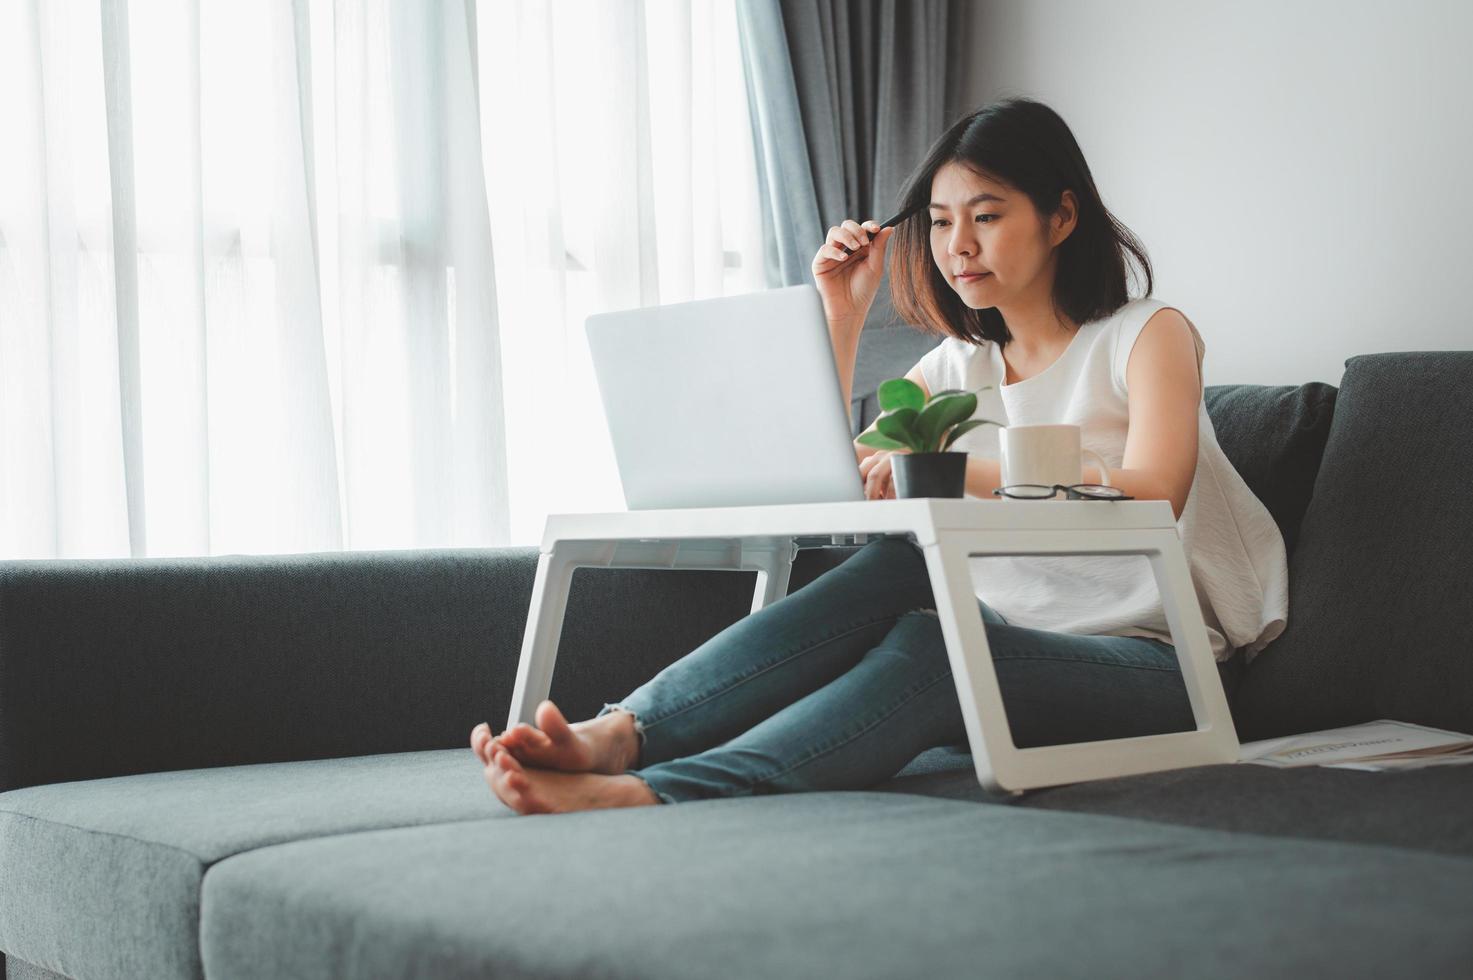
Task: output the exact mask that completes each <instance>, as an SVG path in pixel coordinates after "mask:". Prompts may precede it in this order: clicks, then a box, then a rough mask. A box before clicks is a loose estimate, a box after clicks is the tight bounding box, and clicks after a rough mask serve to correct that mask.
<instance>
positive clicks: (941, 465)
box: [890, 452, 967, 497]
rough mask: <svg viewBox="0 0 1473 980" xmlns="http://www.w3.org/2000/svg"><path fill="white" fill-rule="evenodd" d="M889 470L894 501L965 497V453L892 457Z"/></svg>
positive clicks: (909, 454)
mask: <svg viewBox="0 0 1473 980" xmlns="http://www.w3.org/2000/svg"><path fill="white" fill-rule="evenodd" d="M890 468H891V470H893V471H894V476H895V496H897V497H964V496H966V491H967V454H966V453H962V452H944V453H896V454H895V455H893V456H891V457H890Z"/></svg>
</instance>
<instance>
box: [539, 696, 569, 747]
mask: <svg viewBox="0 0 1473 980" xmlns="http://www.w3.org/2000/svg"><path fill="white" fill-rule="evenodd" d="M537 727H538V728H540V729H542V731H543V733H544V734H546V735H547V736H549V738H550V739H551V741H554V742H561V741H563V740H564V739H565V738H567V737H569V736H571V735H572V734H573V729H572V728H571V727H570V726H569V725H568V719H567V718H564V717H563V713H562V712H561V711H559V710H558V706H557V705H555V704H553V703H552V702H551V701H543V702H542V703H541V704H539V705H538V706H537Z"/></svg>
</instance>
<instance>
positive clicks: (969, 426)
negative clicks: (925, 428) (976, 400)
mask: <svg viewBox="0 0 1473 980" xmlns="http://www.w3.org/2000/svg"><path fill="white" fill-rule="evenodd" d="M979 425H997V426H999V427H1000V423H998V422H994V421H992V420H991V419H970V420H968V421H966V422H963V423H961V424H960V425H958V426H957V427H956V428H954V429H952V430H951V435H949V436H947V437H946V444H945V445H944V446H942V447H941V451H942V452H945V451H946V450H948V449H950V448H951V444H952V443H953V442H956V441H957V440H958V439H960V438H961V437H962V436H964V435H966V434H967V433H968V432H971V431H972V430H973V429H975V428H977V426H979Z"/></svg>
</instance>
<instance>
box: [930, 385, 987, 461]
mask: <svg viewBox="0 0 1473 980" xmlns="http://www.w3.org/2000/svg"><path fill="white" fill-rule="evenodd" d="M976 410H977V396H976V395H946V396H944V397H941V398H933V399H932V400H931V404H929V405H927V406H926V410H925V411H924V412H922V413H921V417H920V421H919V422H917V423H916V430H917V432H919V433H920V438H921V440H922V441H923V442H924V444H925V445H926V446H927V447H929V448H927V449H925V450H922V451H923V452H932V453H934V452H936V451H937V447H939V445H940V443H941V434H942V433H943V432H945V431H946V430H947V429H948V428H950V427H951V426H953V425H956V424H957V423H958V422H962V421H964V420H966V419H968V418H970V417H971V415H972V413H973V412H975V411H976Z"/></svg>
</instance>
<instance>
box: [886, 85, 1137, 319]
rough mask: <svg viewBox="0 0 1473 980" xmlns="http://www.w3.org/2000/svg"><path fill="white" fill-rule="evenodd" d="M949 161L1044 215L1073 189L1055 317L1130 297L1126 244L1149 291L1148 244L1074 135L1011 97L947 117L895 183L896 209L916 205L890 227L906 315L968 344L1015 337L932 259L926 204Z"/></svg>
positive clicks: (897, 295) (896, 284)
mask: <svg viewBox="0 0 1473 980" xmlns="http://www.w3.org/2000/svg"><path fill="white" fill-rule="evenodd" d="M948 163H958V164H961V165H963V166H965V167H968V168H970V169H971V170H972V171H973V172H974V173H977V174H978V175H979V176H982V177H986V178H988V179H990V180H995V181H997V182H998V183H1001V184H1003V185H1004V186H1006V187H1009V188H1012V189H1015V190H1017V191H1020V192H1022V193H1024V194H1026V195H1028V197H1029V199H1030V200H1032V202H1033V207H1034V208H1035V209H1036V210H1037V211H1038V213H1039V214H1040V215H1042V216H1043V217H1044V218H1045V219H1047V218H1048V217H1049V216H1051V215H1053V214H1054V213H1055V212H1056V211H1057V210H1058V207H1059V204H1060V203H1061V202H1062V200H1063V194H1064V191H1065V190H1072V191H1073V192H1074V196H1075V199H1076V200H1077V201H1078V220H1077V222H1076V224H1075V227H1074V230H1073V231H1072V232H1070V234H1069V237H1068V238H1066V239H1064V241H1062V242H1060V243H1059V246H1058V250H1059V261H1058V266H1057V271H1056V274H1055V278H1054V288H1053V297H1052V298H1053V306H1054V311H1055V314H1056V315H1057V314H1058V313H1063V314H1065V315H1066V316H1067V317H1068V318H1069V319H1070V320H1071V321H1073V322H1074V323H1076V324H1080V325H1082V324H1085V323H1088V322H1090V321H1092V320H1095V319H1099V318H1101V317H1105V316H1109V315H1110V314H1111V313H1114V312H1115V311H1116V310H1118V309H1119V308H1120V307H1122V306H1124V305H1125V304H1126V303H1127V302H1128V301H1129V299H1130V296H1129V294H1128V292H1127V289H1126V271H1127V270H1126V259H1125V255H1126V252H1129V253H1131V254H1132V255H1134V256H1135V259H1136V261H1137V262H1138V263H1139V265H1140V267H1141V269H1142V271H1144V272H1145V276H1146V291H1145V293H1144V295H1146V296H1149V295H1150V294H1151V289H1152V288H1153V285H1154V279H1153V277H1152V274H1151V261H1150V259H1149V258H1147V256H1146V250H1145V247H1144V246H1143V245H1142V244H1141V243H1140V241H1139V240H1138V239H1137V238H1136V237H1135V235H1134V234H1132V233H1131V231H1130V229H1128V228H1126V227H1125V226H1124V225H1122V224H1121V223H1120V222H1119V221H1117V220H1116V219H1115V216H1114V215H1113V214H1111V213H1110V211H1109V210H1108V209H1107V208H1106V207H1105V205H1104V202H1103V201H1101V200H1100V194H1099V191H1097V190H1096V189H1095V182H1094V178H1093V177H1092V176H1090V172H1089V165H1088V164H1086V163H1085V162H1084V154H1082V153H1081V152H1080V151H1079V144H1078V143H1076V142H1075V140H1074V134H1073V133H1072V132H1070V131H1069V127H1068V126H1067V125H1066V124H1065V123H1064V120H1063V119H1062V118H1060V117H1059V114H1058V113H1056V112H1055V111H1054V110H1052V109H1050V108H1049V107H1048V106H1046V105H1044V104H1043V103H1041V102H1036V101H1034V100H1033V99H1028V98H1022V97H1015V98H1009V99H1004V100H1002V101H999V102H993V103H991V104H990V105H987V106H984V107H982V108H981V109H978V110H976V111H974V112H971V113H969V114H967V115H966V116H963V117H962V118H961V119H958V120H957V121H956V122H955V123H953V124H952V126H951V127H950V128H949V129H947V131H946V132H945V133H943V134H942V135H941V137H940V138H939V139H937V140H936V142H935V143H934V144H932V146H931V149H930V151H929V152H928V153H927V154H926V159H925V161H924V162H922V163H921V165H920V166H919V167H917V168H916V170H915V172H914V173H912V174H911V176H910V177H909V178H908V179H907V180H906V182H905V186H904V187H903V188H902V189H901V191H900V197H899V200H898V201H897V205H898V208H899V209H901V210H909V209H911V208H917V209H918V213H917V214H916V215H914V216H913V217H911V218H910V219H909V220H907V221H903V222H901V223H900V226H899V227H897V228H896V229H895V237H894V239H892V241H891V242H890V248H889V256H888V258H889V274H890V275H889V278H890V294H891V297H892V300H893V302H894V305H895V311H896V313H897V314H898V315H899V316H900V317H901V319H903V320H904V321H905V322H907V323H911V324H914V325H916V326H918V327H919V328H920V329H922V330H923V331H925V332H927V333H931V334H938V335H942V336H953V337H957V338H959V339H961V340H964V341H968V342H970V343H974V344H976V343H980V342H982V341H984V340H990V341H993V342H994V343H996V344H998V346H1000V347H1001V346H1006V345H1007V344H1008V342H1009V341H1011V340H1012V333H1011V332H1010V331H1009V330H1008V327H1007V324H1006V323H1005V322H1004V321H1003V316H1002V313H1001V312H999V311H998V310H997V308H996V307H988V308H987V309H981V310H975V309H972V308H971V307H969V306H967V305H966V304H965V303H963V302H962V300H961V297H960V296H958V295H957V294H956V292H955V290H953V289H952V288H951V286H950V285H949V284H948V283H947V281H946V279H945V278H944V277H943V276H942V274H941V271H940V270H939V269H937V267H936V263H935V261H934V260H933V259H932V256H931V235H930V219H929V217H928V212H927V210H926V206H927V205H928V204H929V203H930V199H931V182H932V180H933V179H934V178H935V176H936V172H937V171H938V170H940V169H941V168H942V167H943V166H945V165H946V164H948Z"/></svg>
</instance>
